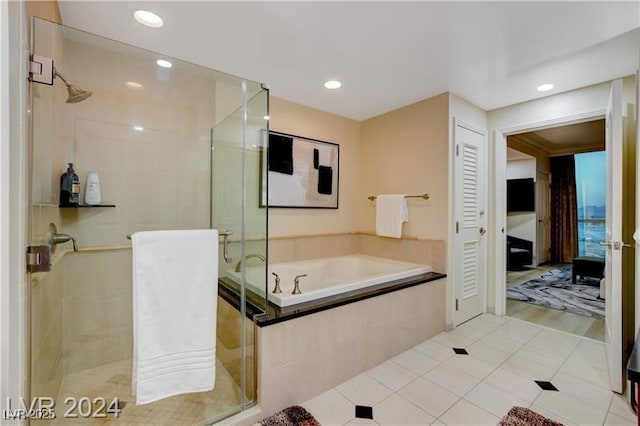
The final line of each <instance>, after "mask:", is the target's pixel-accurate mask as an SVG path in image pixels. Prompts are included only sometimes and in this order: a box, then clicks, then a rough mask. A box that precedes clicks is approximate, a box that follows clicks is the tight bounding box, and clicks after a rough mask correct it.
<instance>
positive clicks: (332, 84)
mask: <svg viewBox="0 0 640 426" xmlns="http://www.w3.org/2000/svg"><path fill="white" fill-rule="evenodd" d="M324 87H326V88H327V89H339V88H340V87H342V83H340V82H339V81H338V80H329V81H325V82H324Z"/></svg>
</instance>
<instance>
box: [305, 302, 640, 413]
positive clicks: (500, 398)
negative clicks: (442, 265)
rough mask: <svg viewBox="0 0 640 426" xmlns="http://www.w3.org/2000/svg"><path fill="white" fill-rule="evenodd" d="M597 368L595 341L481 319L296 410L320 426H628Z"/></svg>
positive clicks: (599, 352)
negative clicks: (508, 423) (516, 425)
mask: <svg viewBox="0 0 640 426" xmlns="http://www.w3.org/2000/svg"><path fill="white" fill-rule="evenodd" d="M453 348H460V349H466V350H467V352H468V355H465V354H456V353H455V352H454V350H453ZM605 361H606V360H605V350H604V345H603V344H602V343H601V342H597V341H594V340H590V339H585V338H582V337H578V336H574V335H570V334H567V333H563V332H559V331H555V330H551V329H548V328H544V327H540V326H537V325H535V324H530V323H527V322H524V321H520V320H517V319H509V318H506V317H496V316H493V315H488V314H485V315H482V316H480V317H477V318H475V319H473V320H471V321H469V322H467V323H465V324H463V325H462V326H460V327H458V328H457V329H456V330H454V331H451V332H444V333H441V334H439V335H437V336H434V337H433V338H431V339H429V340H427V341H426V342H424V343H422V344H420V345H418V346H416V347H414V348H413V349H410V350H408V351H407V352H404V353H402V354H400V355H398V356H396V357H395V358H393V359H391V360H389V361H386V362H384V363H383V364H380V365H378V366H377V367H374V368H372V369H371V370H369V371H367V372H365V373H363V374H361V375H359V376H357V377H354V378H353V379H351V380H349V381H347V382H344V383H342V384H340V385H338V386H336V387H335V388H333V389H331V390H329V391H327V392H325V393H323V394H321V395H319V396H317V397H315V398H313V399H310V400H309V401H306V402H305V403H303V404H302V406H304V407H305V408H306V409H307V410H308V411H310V412H311V413H312V414H313V415H314V416H315V417H316V419H317V420H318V421H319V422H320V423H321V424H322V425H323V426H330V425H344V424H370V425H376V424H380V425H429V424H433V425H443V424H444V425H465V424H466V425H485V424H486V425H496V424H497V423H498V422H499V420H500V418H502V417H503V416H504V415H505V414H506V413H507V412H508V411H509V409H510V408H511V407H512V406H514V405H519V406H523V407H529V408H531V409H533V410H535V411H537V412H538V413H540V414H542V415H544V416H547V417H549V418H552V419H555V420H557V421H560V422H562V423H564V424H565V425H635V424H636V420H635V417H634V415H633V413H632V412H631V410H630V409H629V408H628V404H627V403H626V399H625V398H624V397H622V396H619V395H616V394H614V393H612V392H611V391H610V390H609V389H608V373H607V368H606V362H605ZM536 380H537V381H549V382H551V384H553V386H555V388H557V389H558V391H553V390H542V388H541V387H540V386H539V385H538V384H536V382H535V381H536ZM356 405H360V406H367V407H373V419H363V418H356V417H355V406H356ZM365 411H366V410H365Z"/></svg>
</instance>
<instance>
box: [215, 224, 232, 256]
mask: <svg viewBox="0 0 640 426" xmlns="http://www.w3.org/2000/svg"><path fill="white" fill-rule="evenodd" d="M218 234H219V235H220V236H221V237H222V257H224V261H225V262H227V263H231V262H233V258H231V257H229V236H230V235H233V231H231V230H226V231H220V232H219V233H218Z"/></svg>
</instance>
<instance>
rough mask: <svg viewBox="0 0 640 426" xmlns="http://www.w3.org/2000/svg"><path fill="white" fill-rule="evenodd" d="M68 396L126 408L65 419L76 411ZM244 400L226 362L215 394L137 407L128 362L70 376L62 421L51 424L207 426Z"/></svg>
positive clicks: (61, 398) (60, 406)
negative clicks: (117, 402)
mask: <svg viewBox="0 0 640 426" xmlns="http://www.w3.org/2000/svg"><path fill="white" fill-rule="evenodd" d="M67 397H73V398H75V400H76V401H79V400H80V398H83V397H88V398H89V399H91V400H93V399H94V398H98V397H99V398H104V399H105V401H106V402H107V404H109V403H111V402H112V401H113V399H114V398H116V397H117V398H118V399H119V400H120V402H121V403H123V405H124V408H123V409H122V412H121V413H120V414H119V416H118V417H115V416H114V415H113V414H105V411H104V410H100V412H99V414H100V417H98V416H94V415H89V416H87V417H82V415H80V414H79V413H81V411H80V409H74V410H72V411H71V412H70V413H71V415H72V416H75V417H65V416H64V412H65V411H67V410H70V409H71V408H72V406H71V405H70V404H67V403H65V399H66V398H67ZM240 397H241V395H240V388H239V387H238V385H237V384H236V383H235V382H234V381H233V379H232V377H231V375H230V374H229V373H228V372H227V370H226V369H225V368H224V366H223V365H222V363H220V361H217V364H216V385H215V388H214V389H213V390H212V391H210V392H199V393H191V394H184V395H176V396H173V397H170V398H165V399H163V400H160V401H157V402H153V403H150V404H145V405H139V406H138V405H136V404H135V397H134V396H132V395H131V360H130V359H127V360H123V361H118V362H114V363H110V364H105V365H102V366H100V367H95V368H90V369H87V370H84V371H81V372H78V373H73V374H68V375H66V376H65V377H64V379H63V382H62V386H61V388H60V393H59V395H58V398H57V399H56V401H57V404H56V414H57V416H58V418H57V419H55V420H54V421H53V422H51V421H47V422H48V423H53V424H56V425H57V424H61V425H103V424H111V425H113V424H117V425H141V426H151V425H172V426H174V425H184V426H187V425H188V426H191V425H195V424H206V422H207V421H211V420H212V419H217V418H224V417H225V416H227V415H229V414H232V412H234V411H235V410H236V408H237V407H239V405H240V402H241V401H240V399H241V398H240ZM85 410H86V407H85ZM103 415H104V416H105V417H104V418H102V416H103ZM43 422H44V421H41V422H40V421H38V422H34V423H43Z"/></svg>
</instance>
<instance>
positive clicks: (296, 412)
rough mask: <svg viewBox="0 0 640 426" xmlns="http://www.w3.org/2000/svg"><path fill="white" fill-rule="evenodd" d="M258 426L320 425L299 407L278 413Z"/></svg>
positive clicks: (295, 406)
mask: <svg viewBox="0 0 640 426" xmlns="http://www.w3.org/2000/svg"><path fill="white" fill-rule="evenodd" d="M259 425H260V426H320V423H318V421H317V420H316V419H315V418H314V417H313V416H312V415H311V413H309V412H308V411H307V410H305V409H304V408H302V407H300V406H299V405H294V406H292V407H288V408H285V409H284V410H282V411H278V412H277V413H275V414H274V415H273V416H271V417H267V418H266V419H264V420H262V421H261V422H260V423H259Z"/></svg>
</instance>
